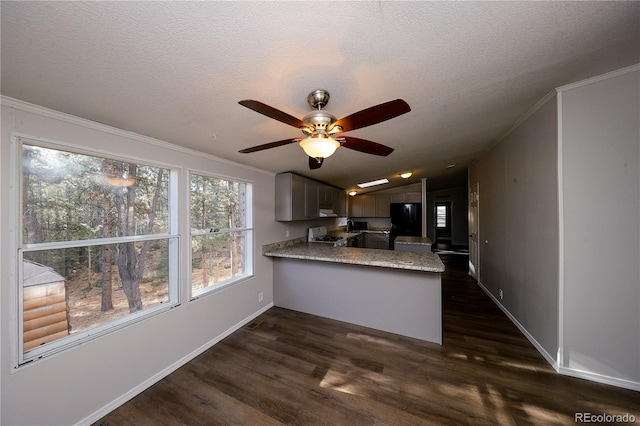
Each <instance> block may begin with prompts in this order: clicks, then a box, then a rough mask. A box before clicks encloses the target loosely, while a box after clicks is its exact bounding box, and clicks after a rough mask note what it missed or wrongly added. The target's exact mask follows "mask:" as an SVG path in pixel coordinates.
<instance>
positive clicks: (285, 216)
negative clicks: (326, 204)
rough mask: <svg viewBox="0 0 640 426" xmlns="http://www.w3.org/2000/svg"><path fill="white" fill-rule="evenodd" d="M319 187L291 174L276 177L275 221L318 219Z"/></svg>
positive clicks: (315, 183) (308, 180) (281, 174)
mask: <svg viewBox="0 0 640 426" xmlns="http://www.w3.org/2000/svg"><path fill="white" fill-rule="evenodd" d="M319 187H320V185H319V184H318V183H317V182H315V181H312V180H310V179H307V178H305V177H302V176H298V175H295V174H293V173H280V174H277V175H276V220H278V221H285V222H286V221H292V220H306V219H316V218H318V217H320V203H319V199H318V196H319Z"/></svg>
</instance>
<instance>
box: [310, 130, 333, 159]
mask: <svg viewBox="0 0 640 426" xmlns="http://www.w3.org/2000/svg"><path fill="white" fill-rule="evenodd" d="M339 146H340V142H338V141H337V140H335V139H334V138H330V137H325V136H321V135H313V136H309V137H306V138H304V139H303V140H301V141H300V147H301V148H302V149H303V150H304V152H305V153H306V154H307V155H308V156H309V157H312V158H327V157H330V156H331V155H333V153H334V152H336V149H338V147H339Z"/></svg>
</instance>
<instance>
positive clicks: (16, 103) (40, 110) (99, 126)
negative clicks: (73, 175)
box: [0, 96, 276, 176]
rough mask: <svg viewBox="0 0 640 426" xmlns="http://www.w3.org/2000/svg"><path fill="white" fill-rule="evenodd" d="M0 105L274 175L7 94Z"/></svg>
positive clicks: (270, 173) (267, 171)
mask: <svg viewBox="0 0 640 426" xmlns="http://www.w3.org/2000/svg"><path fill="white" fill-rule="evenodd" d="M0 105H1V106H3V107H7V108H13V109H17V110H20V111H24V112H28V113H31V114H35V115H39V116H42V117H47V118H51V119H54V120H58V121H63V122H65V123H69V124H74V125H76V126H82V127H85V128H88V129H92V130H97V131H99V132H104V133H109V134H111V135H115V136H120V137H124V138H128V139H133V140H136V141H139V142H143V143H146V144H151V145H154V146H157V147H161V148H164V149H170V150H172V151H175V152H180V153H183V154H188V155H194V156H197V157H204V158H207V159H208V160H213V161H217V162H220V163H225V164H229V165H232V166H235V167H240V168H243V169H246V170H251V171H254V172H260V173H266V174H269V175H271V176H275V175H276V174H275V173H274V172H271V171H269V170H264V169H260V168H257V167H253V166H249V165H246V164H242V163H238V162H236V161H231V160H227V159H226V158H222V157H217V156H215V155H212V154H208V153H205V152H201V151H196V150H194V149H190V148H185V147H183V146H180V145H176V144H172V143H169V142H165V141H163V140H160V139H155V138H152V137H149V136H144V135H141V134H138V133H135V132H130V131H127V130H123V129H119V128H117V127H113V126H109V125H107V124H103V123H98V122H96V121H91V120H88V119H86V118H81V117H77V116H75V115H71V114H67V113H64V112H60V111H56V110H53V109H49V108H45V107H42V106H39V105H35V104H32V103H29V102H25V101H21V100H19V99H15V98H11V97H8V96H0Z"/></svg>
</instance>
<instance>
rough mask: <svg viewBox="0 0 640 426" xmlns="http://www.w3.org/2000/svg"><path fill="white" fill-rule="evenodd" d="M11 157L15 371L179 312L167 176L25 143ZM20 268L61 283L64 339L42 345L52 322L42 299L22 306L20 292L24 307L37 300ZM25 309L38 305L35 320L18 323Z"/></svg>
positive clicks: (121, 162) (139, 166) (167, 173)
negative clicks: (15, 199) (16, 231)
mask: <svg viewBox="0 0 640 426" xmlns="http://www.w3.org/2000/svg"><path fill="white" fill-rule="evenodd" d="M18 148H19V151H18V152H19V156H20V157H21V173H20V176H21V180H20V195H21V196H20V197H19V199H20V203H19V204H20V207H19V208H20V215H21V221H20V223H21V224H22V229H21V237H20V238H19V240H20V241H19V242H18V268H19V269H20V271H21V272H20V273H19V277H21V280H19V281H20V282H19V290H18V294H19V302H20V303H21V306H22V309H21V310H20V312H19V317H20V318H19V323H20V332H19V335H20V336H22V341H21V345H20V347H21V348H22V350H21V356H20V360H21V361H22V362H24V361H27V360H29V359H33V358H35V357H38V356H42V354H46V353H48V352H51V351H56V350H59V348H61V347H67V346H68V345H69V344H70V343H73V342H78V341H82V340H83V339H88V338H90V337H91V336H95V335H100V333H103V332H105V331H106V330H108V329H110V328H113V327H116V326H121V325H123V324H125V323H127V322H129V321H132V320H135V319H138V318H140V317H142V316H145V315H146V314H148V313H153V312H157V311H158V310H159V309H163V308H165V307H167V308H168V307H170V306H171V305H175V304H177V303H178V297H177V294H178V291H177V285H178V283H177V275H176V273H175V271H176V270H177V260H176V259H177V247H178V243H177V241H178V237H177V233H176V232H175V229H176V228H177V227H176V225H175V223H172V218H171V217H170V215H169V211H170V210H171V209H170V205H171V204H172V203H174V202H175V201H174V200H173V199H172V198H171V196H172V194H170V193H169V187H170V185H169V180H170V179H171V178H172V177H171V176H172V174H171V170H169V169H166V168H162V167H156V166H152V165H147V164H140V163H138V162H131V161H126V160H117V159H112V158H103V157H98V156H94V155H87V154H83V153H79V152H73V151H72V150H67V149H65V148H63V147H61V146H57V145H49V144H43V143H40V142H37V141H31V140H28V139H21V140H20V141H19V143H18ZM173 220H175V219H173ZM172 253H173V256H171V254H172ZM172 259H173V260H172ZM25 265H27V266H28V267H29V268H31V269H29V270H30V271H33V270H36V271H50V272H51V273H52V274H55V275H56V276H58V277H62V279H63V281H64V304H65V305H66V312H67V330H66V331H67V333H66V334H65V333H60V332H59V330H58V333H57V334H55V335H52V336H54V337H48V335H47V322H48V321H53V320H52V319H48V318H47V316H48V314H47V312H48V311H47V309H49V310H51V308H50V307H48V306H49V301H47V298H48V295H47V294H46V293H47V292H46V291H41V292H40V293H41V297H43V299H41V300H38V301H37V302H32V301H31V299H29V301H28V302H26V301H25V299H26V296H25V294H26V293H25V292H27V291H29V294H30V296H29V297H31V294H35V293H37V291H35V290H34V289H36V288H37V286H34V285H33V284H34V283H35V284H38V285H40V283H39V282H37V280H36V281H32V282H30V283H29V285H28V286H26V285H25V282H24V278H25ZM33 265H37V267H41V268H43V269H37V267H34V266H33ZM27 287H28V288H27ZM39 297H40V296H39ZM57 297H58V299H59V298H60V296H59V295H58V296H57ZM27 303H29V304H30V305H29V308H33V306H35V305H38V304H39V305H38V306H39V307H37V312H38V313H37V315H38V317H37V318H32V316H33V314H31V313H30V314H29V316H28V317H25V316H24V312H25V311H26V309H27V306H26V304H27ZM57 303H60V302H59V301H58V302H57ZM34 304H35V305H34ZM40 305H41V306H40ZM59 306H60V305H59ZM30 312H31V311H30ZM57 315H58V317H57V318H59V316H60V314H57ZM34 319H37V321H34ZM36 325H37V327H36ZM35 328H38V330H40V331H38V333H40V334H42V336H40V337H39V339H40V340H38V346H36V347H34V348H29V347H26V346H24V344H23V343H24V342H23V341H24V336H25V335H26V334H27V333H31V334H33V331H34V330H35ZM49 328H50V327H49Z"/></svg>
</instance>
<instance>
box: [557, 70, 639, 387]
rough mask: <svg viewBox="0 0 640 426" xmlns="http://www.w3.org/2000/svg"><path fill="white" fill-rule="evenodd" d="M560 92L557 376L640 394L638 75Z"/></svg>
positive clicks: (612, 77)
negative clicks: (591, 381)
mask: <svg viewBox="0 0 640 426" xmlns="http://www.w3.org/2000/svg"><path fill="white" fill-rule="evenodd" d="M558 93H559V94H558V96H559V108H560V111H559V113H560V115H559V117H560V122H559V129H558V133H559V137H560V150H559V152H560V155H561V163H560V165H561V168H560V170H561V200H562V205H561V218H562V222H563V227H562V229H561V234H560V235H561V246H562V251H561V253H560V255H561V258H562V260H563V263H562V266H563V270H562V271H561V276H560V280H561V288H560V290H561V294H560V296H561V300H562V304H561V336H560V337H561V338H560V348H561V353H560V367H561V371H562V372H564V373H566V374H571V375H575V376H578V377H584V378H588V379H592V380H597V381H603V382H605V383H611V384H614V385H618V386H623V387H629V388H632V389H636V390H640V168H639V167H640V66H635V67H630V68H626V69H623V70H620V71H618V72H614V73H610V74H607V75H605V76H601V77H599V78H595V79H592V80H587V81H584V82H580V83H577V84H575V85H569V86H565V87H562V88H559V89H558Z"/></svg>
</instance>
